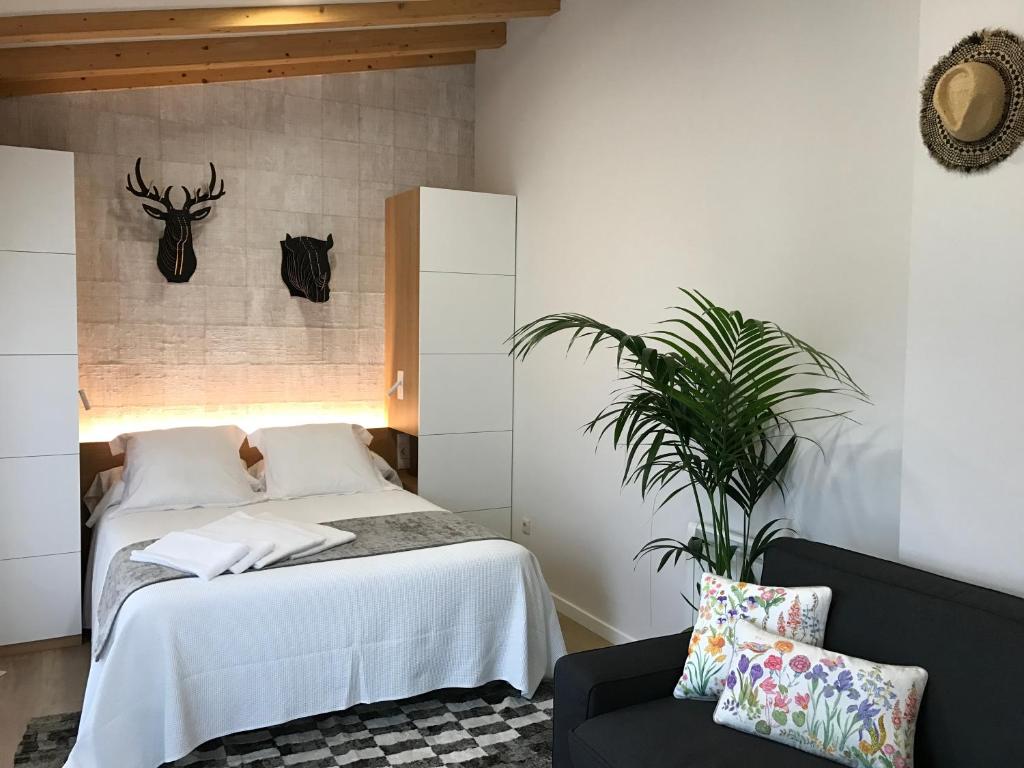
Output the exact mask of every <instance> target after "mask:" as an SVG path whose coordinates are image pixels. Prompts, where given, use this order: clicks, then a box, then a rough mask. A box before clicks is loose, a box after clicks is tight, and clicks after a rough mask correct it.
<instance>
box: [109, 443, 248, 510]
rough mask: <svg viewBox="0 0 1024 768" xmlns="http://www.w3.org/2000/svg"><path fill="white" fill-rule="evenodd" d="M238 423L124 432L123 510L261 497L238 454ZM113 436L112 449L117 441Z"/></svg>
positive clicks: (215, 503) (239, 501)
mask: <svg viewBox="0 0 1024 768" xmlns="http://www.w3.org/2000/svg"><path fill="white" fill-rule="evenodd" d="M244 440H245V433H244V432H243V431H242V430H241V429H239V428H238V427H233V426H223V427H182V428H179V429H159V430H154V431H152V432H133V433H131V434H128V435H121V436H120V437H118V438H117V441H121V443H122V444H123V446H124V452H125V459H124V486H125V488H124V498H123V500H122V501H121V505H120V511H122V512H124V511H127V510H140V509H189V508H191V507H205V506H221V505H234V504H248V503H250V502H253V501H256V500H257V499H258V498H259V497H258V496H257V495H256V493H255V492H254V491H253V489H252V485H251V477H250V476H249V474H248V473H247V472H246V471H245V466H244V464H243V463H242V462H241V461H240V460H239V456H238V449H239V448H240V447H241V445H242V441H244ZM115 442H116V441H111V450H113V449H114V448H113V446H114V443H115Z"/></svg>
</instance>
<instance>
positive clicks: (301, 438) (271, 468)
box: [249, 424, 390, 499]
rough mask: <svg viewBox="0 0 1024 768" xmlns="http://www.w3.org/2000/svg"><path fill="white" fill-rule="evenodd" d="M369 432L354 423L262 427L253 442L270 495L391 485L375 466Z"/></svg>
mask: <svg viewBox="0 0 1024 768" xmlns="http://www.w3.org/2000/svg"><path fill="white" fill-rule="evenodd" d="M364 433H365V434H364ZM368 436H369V432H367V431H366V430H365V429H363V428H362V427H359V426H354V425H352V424H305V425H302V426H297V427H272V428H269V429H258V430H256V431H255V432H253V433H251V434H250V435H249V445H251V446H253V447H254V448H258V449H259V452H260V453H262V454H263V459H264V461H265V462H266V465H265V466H266V482H267V496H269V497H270V498H273V499H285V498H294V497H297V496H313V495H317V494H324V493H338V494H341V493H360V492H363V491H379V490H383V489H385V488H388V487H390V486H389V484H388V483H386V482H385V480H384V479H383V478H382V477H381V476H380V472H378V471H377V468H376V467H375V466H374V465H373V461H372V460H371V458H370V452H369V450H368V449H367V447H366V446H367V445H368V444H369V443H368V441H367V439H366V438H367V437H368Z"/></svg>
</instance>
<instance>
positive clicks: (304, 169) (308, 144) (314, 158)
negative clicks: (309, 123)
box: [284, 102, 324, 176]
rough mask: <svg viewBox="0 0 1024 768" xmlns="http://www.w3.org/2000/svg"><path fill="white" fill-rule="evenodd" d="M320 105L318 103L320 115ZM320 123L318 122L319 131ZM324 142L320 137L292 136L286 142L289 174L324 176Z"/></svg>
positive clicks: (286, 162)
mask: <svg viewBox="0 0 1024 768" xmlns="http://www.w3.org/2000/svg"><path fill="white" fill-rule="evenodd" d="M319 109H320V103H319V102H317V110H318V113H319ZM319 126H320V121H319V120H317V130H319ZM322 144H323V142H321V140H320V138H319V137H306V136H290V137H288V139H287V141H285V164H284V168H285V170H286V171H287V172H288V173H301V174H306V175H309V176H320V175H322V174H323V170H324V162H323V148H322Z"/></svg>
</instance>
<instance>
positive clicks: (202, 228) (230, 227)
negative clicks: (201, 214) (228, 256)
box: [192, 193, 248, 249]
mask: <svg viewBox="0 0 1024 768" xmlns="http://www.w3.org/2000/svg"><path fill="white" fill-rule="evenodd" d="M229 194H230V193H229ZM239 198H240V199H241V200H242V201H244V199H245V195H244V193H242V194H241V195H239V196H236V199H239ZM227 199H228V198H227V196H225V197H224V198H223V199H222V200H219V201H217V203H216V204H215V205H214V207H213V212H212V213H211V214H210V215H209V216H208V217H207V218H206V219H205V220H203V221H202V222H198V223H195V224H193V225H192V226H193V227H195V229H194V231H193V234H195V236H196V242H197V243H199V244H201V245H202V246H203V248H204V249H207V248H222V247H224V246H229V247H230V246H239V247H241V246H244V245H245V244H246V241H247V227H248V216H247V213H246V209H245V207H244V206H235V207H230V206H226V205H222V203H224V202H225V201H226V200H227Z"/></svg>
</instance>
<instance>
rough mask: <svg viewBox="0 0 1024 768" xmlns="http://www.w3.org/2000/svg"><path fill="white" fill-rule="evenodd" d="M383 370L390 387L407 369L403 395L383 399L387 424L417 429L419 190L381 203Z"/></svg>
mask: <svg viewBox="0 0 1024 768" xmlns="http://www.w3.org/2000/svg"><path fill="white" fill-rule="evenodd" d="M384 221H385V253H384V374H385V378H386V380H387V385H388V387H390V386H391V385H392V384H393V383H394V382H395V379H396V377H397V372H398V371H404V372H405V387H404V389H405V399H404V400H399V399H398V397H397V395H392V396H390V397H388V399H387V414H388V426H389V427H391V428H392V429H397V430H398V431H399V432H405V433H406V434H409V435H418V434H419V428H420V404H419V392H420V190H419V188H418V187H417V188H416V189H410V190H408V191H407V192H402V193H401V194H398V195H394V196H393V197H389V198H388V199H387V201H386V202H385V205H384Z"/></svg>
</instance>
